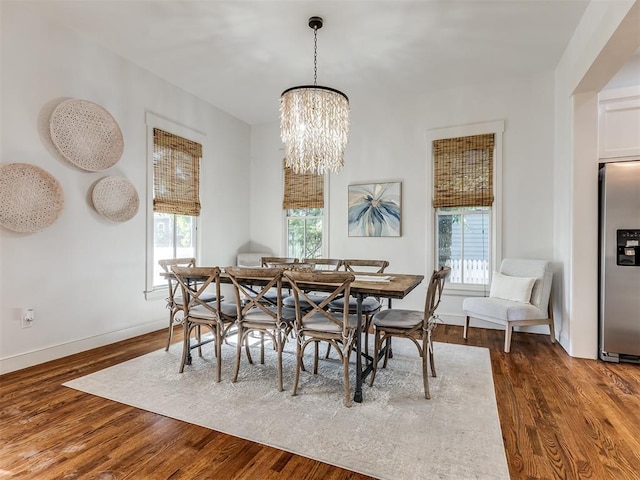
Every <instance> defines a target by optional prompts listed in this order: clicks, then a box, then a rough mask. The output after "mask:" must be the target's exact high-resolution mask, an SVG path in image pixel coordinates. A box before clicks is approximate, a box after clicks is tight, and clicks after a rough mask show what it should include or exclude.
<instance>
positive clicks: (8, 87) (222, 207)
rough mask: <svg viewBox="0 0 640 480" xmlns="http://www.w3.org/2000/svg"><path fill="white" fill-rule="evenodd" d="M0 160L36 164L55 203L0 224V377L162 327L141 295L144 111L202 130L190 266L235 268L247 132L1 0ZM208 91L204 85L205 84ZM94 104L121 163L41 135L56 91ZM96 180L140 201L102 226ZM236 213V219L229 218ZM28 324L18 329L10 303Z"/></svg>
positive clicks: (164, 315) (160, 311) (163, 318)
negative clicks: (30, 219) (20, 225)
mask: <svg viewBox="0 0 640 480" xmlns="http://www.w3.org/2000/svg"><path fill="white" fill-rule="evenodd" d="M1 14H2V77H1V81H2V84H1V93H2V97H1V101H2V124H1V127H2V128H1V134H2V146H1V150H0V152H1V155H2V158H1V161H2V163H12V162H24V163H29V164H34V165H37V166H39V167H41V168H44V169H45V170H47V171H48V172H49V173H51V174H52V175H53V176H55V177H56V178H57V179H58V181H59V182H60V183H61V184H62V187H63V189H64V194H65V208H64V211H63V213H62V215H61V217H60V218H59V219H58V220H57V221H56V222H55V223H54V224H53V225H51V226H50V227H48V228H46V229H44V230H42V231H40V232H37V233H33V234H19V233H14V232H11V231H9V230H7V229H4V228H1V227H0V266H1V269H0V285H1V293H0V359H1V361H2V365H1V367H0V368H1V370H0V371H1V372H6V371H11V370H15V369H18V368H23V367H25V366H28V365H32V364H35V363H39V362H42V361H46V360H49V359H52V358H58V357H61V356H63V355H66V354H69V353H75V352H78V351H82V350H86V349H88V348H91V347H94V346H98V345H103V344H107V343H110V342H113V341H116V340H119V339H122V338H127V337H131V336H134V335H136V334H141V333H145V332H148V331H152V330H156V329H158V328H163V327H165V326H166V322H167V319H168V312H167V310H166V308H165V305H164V300H163V299H158V300H155V301H146V300H145V296H144V294H143V290H144V288H145V242H146V238H145V235H146V230H145V226H146V214H147V206H148V205H147V203H148V202H147V191H146V178H147V165H146V126H145V112H147V111H150V112H153V113H154V114H156V115H159V116H163V117H166V118H168V119H170V120H172V121H174V122H177V123H180V124H183V125H186V126H188V127H191V128H195V129H196V130H199V131H201V132H203V133H204V134H206V142H205V144H204V158H203V161H202V169H201V185H202V187H201V200H202V204H203V207H202V215H201V246H202V252H201V255H200V263H201V264H219V265H228V264H234V263H235V256H236V252H237V250H238V248H239V247H241V246H242V245H245V244H247V243H248V242H249V225H248V222H246V221H244V219H246V218H248V216H249V194H250V189H249V187H248V185H246V183H245V177H246V172H247V171H248V168H249V147H250V128H249V126H248V125H247V124H245V123H243V122H241V121H239V120H237V119H235V118H234V117H231V116H229V115H228V114H226V113H224V112H222V111H220V110H218V109H216V108H214V107H212V106H210V105H208V104H206V103H205V102H203V101H201V100H199V99H197V98H195V97H193V96H191V95H189V94H187V93H185V92H184V91H182V90H180V89H178V88H176V87H174V86H172V85H171V84H169V83H167V82H165V81H163V80H161V79H159V78H157V77H155V76H154V75H152V74H150V73H149V72H148V71H146V70H143V69H141V68H139V67H137V66H135V65H133V64H131V63H129V62H127V61H126V60H124V59H123V58H122V57H119V56H117V55H115V54H112V53H110V52H108V51H106V50H104V49H102V48H101V47H99V46H97V45H95V44H92V43H89V42H87V41H85V40H84V39H82V38H80V37H78V36H77V35H76V34H75V33H74V32H72V31H70V30H68V29H65V28H61V27H59V26H56V25H55V24H52V23H51V22H49V21H45V20H44V19H42V18H40V17H39V16H38V15H37V12H34V11H32V10H31V9H30V8H29V6H28V4H27V5H25V2H23V3H22V4H19V3H16V2H2V12H1ZM212 88H215V87H214V86H212ZM71 97H73V98H83V99H87V100H91V101H93V102H95V103H98V104H100V105H102V106H103V107H105V108H106V109H107V110H108V111H109V112H110V113H111V114H112V115H113V116H114V118H115V119H116V121H117V122H118V123H119V125H120V128H121V129H122V132H123V136H124V143H125V148H124V154H123V156H122V158H121V160H120V161H119V162H118V163H117V164H116V165H115V166H114V167H112V168H110V169H109V170H107V171H104V172H96V173H90V172H85V171H81V170H80V169H78V168H76V167H74V166H73V165H71V164H70V163H68V162H67V161H65V160H64V159H62V158H61V157H60V156H59V155H57V152H56V151H55V150H54V148H53V147H52V146H51V144H50V140H49V139H48V137H47V127H48V116H49V113H50V112H51V109H52V108H53V107H54V106H55V105H56V104H57V103H58V102H59V101H61V100H63V99H66V98H71ZM106 175H121V176H124V177H126V178H128V179H129V180H131V181H132V182H133V184H134V185H135V187H136V189H137V191H138V195H139V196H140V199H141V206H140V210H139V211H138V213H137V215H136V216H135V217H134V218H133V219H132V220H130V221H128V222H125V223H120V224H114V223H110V222H108V221H106V220H105V219H103V218H102V217H100V216H99V215H98V214H97V213H96V212H95V211H94V210H93V208H92V206H91V201H90V194H91V187H92V185H93V184H94V183H95V182H96V181H97V180H99V179H100V178H102V177H104V176H106ZM239 220H240V221H239ZM24 307H31V308H34V309H35V325H34V326H33V327H32V328H28V329H21V327H20V321H19V314H20V311H21V309H22V308H24Z"/></svg>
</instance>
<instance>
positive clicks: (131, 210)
mask: <svg viewBox="0 0 640 480" xmlns="http://www.w3.org/2000/svg"><path fill="white" fill-rule="evenodd" d="M91 198H92V200H93V207H94V208H95V209H96V212H98V213H99V214H100V215H102V216H103V217H104V218H106V219H108V220H111V221H112V222H126V221H127V220H131V219H132V218H133V217H134V216H135V214H136V213H137V212H138V206H139V204H140V201H139V199H138V192H137V191H136V187H134V186H133V184H132V183H131V182H130V181H129V180H127V179H126V178H123V177H116V176H110V177H104V178H103V179H102V180H100V181H99V182H98V183H96V185H95V186H94V187H93V192H92V194H91Z"/></svg>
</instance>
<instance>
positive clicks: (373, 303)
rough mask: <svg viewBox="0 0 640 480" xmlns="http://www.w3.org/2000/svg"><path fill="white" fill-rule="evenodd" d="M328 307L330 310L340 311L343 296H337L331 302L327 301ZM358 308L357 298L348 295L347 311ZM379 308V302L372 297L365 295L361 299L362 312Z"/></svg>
mask: <svg viewBox="0 0 640 480" xmlns="http://www.w3.org/2000/svg"><path fill="white" fill-rule="evenodd" d="M329 308H330V309H331V310H339V311H341V310H342V309H343V308H344V298H338V299H336V300H334V301H332V302H329ZM356 308H358V304H357V300H356V299H355V298H353V297H349V313H356ZM379 309H380V302H379V301H377V300H376V299H375V298H373V297H367V298H365V299H364V300H362V313H373V312H376V311H378V310H379Z"/></svg>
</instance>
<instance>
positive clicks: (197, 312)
mask: <svg viewBox="0 0 640 480" xmlns="http://www.w3.org/2000/svg"><path fill="white" fill-rule="evenodd" d="M220 310H221V311H222V313H223V314H224V315H227V316H229V317H237V316H238V309H237V307H236V304H235V303H228V302H222V304H221V305H220ZM189 314H190V315H191V316H193V317H196V318H213V313H212V312H211V310H208V309H207V308H205V307H204V306H202V305H197V306H195V307H193V308H192V309H191V311H190V312H189Z"/></svg>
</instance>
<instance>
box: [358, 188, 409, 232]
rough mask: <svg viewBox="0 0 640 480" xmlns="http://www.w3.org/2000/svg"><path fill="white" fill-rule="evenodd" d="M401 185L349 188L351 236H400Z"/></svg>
mask: <svg viewBox="0 0 640 480" xmlns="http://www.w3.org/2000/svg"><path fill="white" fill-rule="evenodd" d="M401 187H402V184H401V182H388V183H364V184H362V185H349V214H348V218H349V236H350V237H399V236H400V217H401V214H402V208H401V207H402V204H401Z"/></svg>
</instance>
